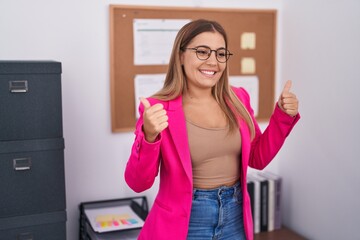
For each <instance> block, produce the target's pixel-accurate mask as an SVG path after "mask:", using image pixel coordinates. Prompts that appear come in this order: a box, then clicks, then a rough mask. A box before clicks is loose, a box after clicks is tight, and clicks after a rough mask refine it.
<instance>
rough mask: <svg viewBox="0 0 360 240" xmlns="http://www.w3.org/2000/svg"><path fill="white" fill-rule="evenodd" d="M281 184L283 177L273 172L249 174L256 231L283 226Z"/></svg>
mask: <svg viewBox="0 0 360 240" xmlns="http://www.w3.org/2000/svg"><path fill="white" fill-rule="evenodd" d="M281 184H282V180H281V177H280V176H278V175H276V174H274V173H271V172H256V173H250V174H249V175H248V177H247V189H248V192H249V195H250V200H251V210H252V217H253V223H254V233H259V232H266V231H273V230H276V229H280V228H281Z"/></svg>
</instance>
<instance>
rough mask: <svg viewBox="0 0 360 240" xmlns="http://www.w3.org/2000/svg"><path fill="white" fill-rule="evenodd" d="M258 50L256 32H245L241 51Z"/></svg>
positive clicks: (242, 37)
mask: <svg viewBox="0 0 360 240" xmlns="http://www.w3.org/2000/svg"><path fill="white" fill-rule="evenodd" d="M255 48H256V34H255V33H254V32H244V33H242V34H241V49H251V50H254V49H255Z"/></svg>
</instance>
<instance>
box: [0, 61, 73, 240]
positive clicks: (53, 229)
mask: <svg viewBox="0 0 360 240" xmlns="http://www.w3.org/2000/svg"><path fill="white" fill-rule="evenodd" d="M12 239H14V240H38V239H39V240H43V239H44V240H65V239H66V199H65V171H64V138H63V129H62V102H61V63H60V62H56V61H0V240H12Z"/></svg>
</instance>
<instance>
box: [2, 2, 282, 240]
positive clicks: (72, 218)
mask: <svg viewBox="0 0 360 240" xmlns="http://www.w3.org/2000/svg"><path fill="white" fill-rule="evenodd" d="M205 3H206V4H205ZM109 4H132V5H133V4H136V5H140V4H143V5H162V6H195V7H246V8H275V9H279V8H280V6H281V5H280V3H279V2H278V1H275V0H274V1H268V0H256V1H242V2H239V1H235V0H232V1H222V2H219V1H201V0H194V1H189V0H181V1H180V0H178V1H165V0H155V1H151V2H149V1H145V0H142V1H130V0H128V1H120V0H118V1H98V0H91V1H89V0H78V1H71V0H63V1H48V0H34V1H26V0H17V1H12V0H1V1H0V59H2V60H5V59H7V60H19V59H21V60H34V59H35V60H44V59H45V60H57V61H61V62H62V67H63V74H62V94H63V120H64V121H63V122H64V136H65V165H66V166H65V171H66V200H67V210H68V222H67V228H68V233H67V235H68V239H69V240H75V239H77V238H78V217H79V212H78V204H79V203H80V202H83V201H92V200H99V199H111V198H120V197H129V196H135V195H136V194H135V193H134V192H133V191H132V190H131V189H129V188H128V187H127V186H126V184H125V182H124V180H123V172H124V167H125V164H126V161H127V158H128V156H129V153H130V148H131V144H132V141H133V138H134V135H133V133H121V134H113V133H111V122H110V120H111V119H110V96H109V94H110V86H109V85H110V84H109V14H108V6H109ZM0 104H1V103H0ZM271 167H272V168H273V169H276V168H277V166H276V163H275V164H272V166H271ZM0 177H1V176H0ZM156 190H157V188H156V186H155V187H153V189H151V190H149V191H147V192H145V193H142V194H140V195H143V194H145V195H147V196H148V198H149V200H150V203H152V201H153V199H154V196H155V193H156Z"/></svg>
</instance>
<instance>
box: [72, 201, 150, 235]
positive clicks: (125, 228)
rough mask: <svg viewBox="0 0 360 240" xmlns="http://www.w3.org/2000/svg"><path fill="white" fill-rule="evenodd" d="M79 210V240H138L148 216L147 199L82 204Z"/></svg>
mask: <svg viewBox="0 0 360 240" xmlns="http://www.w3.org/2000/svg"><path fill="white" fill-rule="evenodd" d="M79 208H80V233H79V235H80V236H79V239H80V240H117V239H128V240H132V239H134V240H135V239H137V236H138V234H139V233H140V229H141V227H142V223H143V222H144V221H145V219H146V217H147V215H148V213H149V209H148V203H147V199H146V197H145V196H140V197H133V198H121V199H112V200H101V201H92V202H83V203H81V204H80V205H79ZM109 219H111V220H110V221H109Z"/></svg>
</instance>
